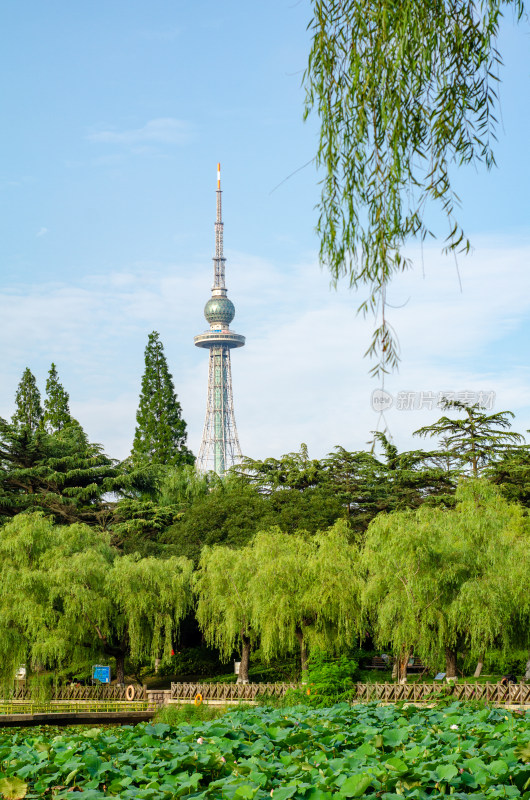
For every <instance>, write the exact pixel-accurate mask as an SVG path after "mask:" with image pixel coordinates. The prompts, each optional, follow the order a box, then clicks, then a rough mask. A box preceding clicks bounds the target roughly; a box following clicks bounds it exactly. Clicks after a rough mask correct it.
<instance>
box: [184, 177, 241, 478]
mask: <svg viewBox="0 0 530 800" xmlns="http://www.w3.org/2000/svg"><path fill="white" fill-rule="evenodd" d="M221 194H222V192H221V165H220V164H218V165H217V218H216V220H215V256H214V258H213V286H212V296H211V298H210V299H209V300H208V302H207V303H206V305H205V306H204V316H205V317H206V320H207V322H209V323H210V330H209V331H206V332H205V333H200V334H199V335H198V336H195V338H194V340H193V341H194V342H195V346H196V347H205V348H207V349H208V350H209V351H210V369H209V373H208V399H207V402H206V419H205V421H204V431H203V434H202V442H201V447H200V450H199V455H198V458H197V468H198V469H199V470H200V471H201V472H209V471H211V470H213V471H214V472H216V473H217V474H218V475H223V474H224V473H225V472H226V470H227V469H229V467H231V466H232V464H234V463H235V462H236V461H239V460H240V459H241V448H240V446H239V439H238V438H237V429H236V421H235V417H234V400H233V397H232V371H231V367H230V350H231V349H232V348H234V347H243V345H244V344H245V337H244V336H240V335H239V334H238V333H234V332H233V331H231V330H230V327H229V326H230V323H231V322H232V320H233V319H234V315H235V313H236V310H235V308H234V304H233V303H232V301H231V300H229V299H228V297H227V296H226V286H225V262H226V258H225V257H224V256H223V220H222V214H221Z"/></svg>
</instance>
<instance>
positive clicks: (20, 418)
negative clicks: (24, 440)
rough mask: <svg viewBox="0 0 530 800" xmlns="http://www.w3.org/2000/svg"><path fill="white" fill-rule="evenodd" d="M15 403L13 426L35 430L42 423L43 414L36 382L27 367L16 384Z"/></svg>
mask: <svg viewBox="0 0 530 800" xmlns="http://www.w3.org/2000/svg"><path fill="white" fill-rule="evenodd" d="M15 403H16V406H17V409H16V411H15V413H14V414H13V416H12V418H11V419H12V422H13V425H15V426H16V427H17V428H18V429H21V428H26V429H27V430H29V431H35V430H37V428H38V427H39V426H40V425H41V423H42V416H43V413H42V406H41V403H40V392H39V389H38V387H37V381H36V380H35V376H34V375H33V373H32V371H31V370H30V368H29V367H26V369H25V370H24V372H23V374H22V378H21V380H20V383H19V384H18V389H17V393H16V396H15Z"/></svg>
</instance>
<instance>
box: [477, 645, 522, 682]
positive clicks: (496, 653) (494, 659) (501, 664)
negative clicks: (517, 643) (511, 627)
mask: <svg viewBox="0 0 530 800" xmlns="http://www.w3.org/2000/svg"><path fill="white" fill-rule="evenodd" d="M527 661H528V650H520V649H519V650H518V649H517V648H513V649H510V650H495V649H494V650H488V651H487V652H486V653H485V654H484V669H483V673H484V674H485V675H490V676H491V675H497V676H499V677H500V676H502V675H508V674H511V675H516V676H523V675H524V672H525V666H526V662H527ZM475 666H476V657H473V656H472V655H471V654H470V655H468V656H467V657H466V658H465V660H464V663H463V672H464V674H466V673H467V674H472V673H473V671H474V669H475ZM489 680H491V678H490V679H489Z"/></svg>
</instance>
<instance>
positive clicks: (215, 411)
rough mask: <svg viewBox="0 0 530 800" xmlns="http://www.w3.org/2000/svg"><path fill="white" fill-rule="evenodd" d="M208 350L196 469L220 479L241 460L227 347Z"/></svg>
mask: <svg viewBox="0 0 530 800" xmlns="http://www.w3.org/2000/svg"><path fill="white" fill-rule="evenodd" d="M197 338H198V337H197ZM241 338H243V337H241ZM209 349H210V365H209V374H208V399H207V404H206V419H205V422H204V431H203V435H202V442H201V447H200V450H199V455H198V458H197V468H198V469H199V470H200V471H201V472H209V471H213V472H216V473H217V474H218V475H223V474H224V473H225V472H226V470H227V469H229V467H231V466H232V465H233V464H236V463H237V462H238V461H240V460H241V457H242V456H241V447H240V446H239V439H238V436H237V428H236V422H235V418H234V402H233V395H232V372H231V365H230V347H227V346H221V347H210V348H209Z"/></svg>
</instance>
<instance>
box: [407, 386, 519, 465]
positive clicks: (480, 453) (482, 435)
mask: <svg viewBox="0 0 530 800" xmlns="http://www.w3.org/2000/svg"><path fill="white" fill-rule="evenodd" d="M442 408H443V409H444V410H456V411H462V412H465V414H464V416H463V417H462V418H461V419H452V418H450V417H446V416H444V417H441V418H440V419H439V420H438V422H435V423H434V424H433V425H426V426H425V427H424V428H420V429H419V430H417V431H414V434H413V435H414V436H440V437H442V444H443V446H444V453H445V455H446V456H447V455H452V456H453V458H454V460H455V461H458V460H459V461H460V463H461V464H462V466H463V468H464V470H466V471H468V472H470V473H471V475H473V477H474V478H478V477H479V475H480V473H481V469H482V468H483V467H484V466H485V465H487V464H489V463H492V462H494V461H495V460H497V459H498V458H500V457H502V456H503V454H505V453H506V451H507V450H509V449H510V448H511V447H513V446H514V445H517V444H519V443H521V442H523V441H524V437H523V436H521V434H520V433H515V432H513V431H508V430H507V429H508V428H510V427H511V422H510V419H511V418H513V416H514V415H513V413H512V412H511V411H498V412H497V413H495V414H490V415H487V414H485V413H484V411H485V410H486V409H485V408H484V407H483V406H481V405H479V403H475V404H474V405H468V404H467V403H463V402H461V401H460V400H445V401H444V402H443V403H442Z"/></svg>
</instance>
